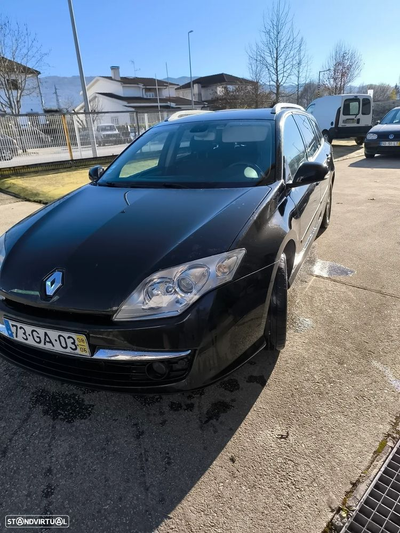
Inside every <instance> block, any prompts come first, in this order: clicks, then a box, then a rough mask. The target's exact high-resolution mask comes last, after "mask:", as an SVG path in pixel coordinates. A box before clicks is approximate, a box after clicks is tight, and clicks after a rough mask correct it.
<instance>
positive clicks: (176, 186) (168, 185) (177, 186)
mask: <svg viewBox="0 0 400 533" xmlns="http://www.w3.org/2000/svg"><path fill="white" fill-rule="evenodd" d="M160 185H161V187H162V188H163V189H188V188H189V187H187V186H186V185H182V183H161V184H160Z"/></svg>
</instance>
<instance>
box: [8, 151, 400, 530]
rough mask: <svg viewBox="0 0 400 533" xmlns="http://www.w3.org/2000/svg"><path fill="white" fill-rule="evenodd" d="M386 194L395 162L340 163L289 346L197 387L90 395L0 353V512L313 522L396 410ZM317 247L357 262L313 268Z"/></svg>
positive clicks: (170, 526)
mask: <svg viewBox="0 0 400 533" xmlns="http://www.w3.org/2000/svg"><path fill="white" fill-rule="evenodd" d="M0 201H1V200H0ZM18 204H26V202H12V203H10V204H3V205H0V226H1V227H0V231H3V230H4V229H5V227H6V226H7V225H11V224H12V223H14V222H15V221H16V217H18V216H21V217H22V216H24V214H25V212H28V211H29V208H31V209H35V208H36V206H31V205H30V204H27V205H26V206H22V205H18ZM399 206H400V160H393V159H386V158H375V159H373V160H368V161H367V160H364V159H360V158H355V159H349V160H346V161H340V162H338V163H337V180H336V184H335V190H334V202H333V212H332V222H331V226H330V227H329V229H328V230H327V231H326V232H325V233H324V234H323V235H321V237H320V238H319V239H318V240H317V242H316V243H315V245H314V246H313V250H312V254H311V257H310V259H309V260H308V261H307V264H306V265H305V266H304V268H303V269H302V271H301V273H300V275H299V277H298V279H297V281H296V283H295V285H294V286H293V288H292V289H291V291H290V320H289V322H290V332H289V341H288V344H287V347H286V348H285V350H283V351H282V352H281V353H280V354H279V356H277V355H276V354H271V353H266V352H264V353H261V354H259V355H258V356H257V357H256V358H254V359H253V360H252V361H250V362H249V363H248V364H246V365H245V366H244V367H242V368H241V369H240V370H239V371H237V372H235V373H234V374H232V375H231V376H230V377H229V378H227V379H226V380H224V381H223V382H222V383H220V384H217V385H214V386H211V387H209V388H207V389H204V390H203V391H201V392H198V393H195V394H175V395H170V396H164V397H160V396H151V397H135V396H130V395H119V394H113V393H105V392H93V391H88V390H82V389H79V388H77V387H74V386H71V385H64V384H62V383H58V382H56V381H51V380H48V379H46V378H42V377H39V376H35V375H33V374H29V373H27V372H24V371H22V370H20V369H18V368H16V367H13V366H11V365H9V364H7V363H6V362H3V361H0V391H1V396H2V402H1V407H0V479H1V480H2V498H1V501H0V519H2V515H3V516H4V515H6V514H17V513H26V514H28V513H29V514H40V513H45V514H53V513H60V514H69V515H70V517H71V527H70V531H71V532H74V533H81V532H91V531H96V532H98V533H102V532H105V533H106V532H107V533H110V532H114V531H115V532H119V533H124V532H129V533H132V532H136V531H137V532H140V533H142V532H150V531H154V530H157V531H159V532H160V533H164V532H171V531H179V532H180V531H182V532H183V531H185V532H193V533H194V532H203V531H224V532H228V531H232V532H239V531H240V532H242V531H262V532H267V533H303V532H304V533H320V532H321V531H322V529H323V528H324V526H325V524H326V523H327V521H328V520H329V518H330V517H331V515H332V511H333V509H334V508H335V507H336V506H337V505H339V504H340V502H341V501H342V498H343V496H344V495H345V492H346V491H347V490H349V488H350V486H351V483H352V482H354V481H355V480H356V479H357V478H358V476H359V475H360V473H361V472H362V471H363V470H364V469H365V468H366V467H367V466H368V464H369V461H370V459H371V457H372V454H373V452H374V450H375V449H376V447H377V446H378V444H379V442H380V441H381V439H382V437H383V436H384V434H385V433H386V432H387V431H388V429H389V428H390V426H391V425H392V423H393V421H394V418H395V416H397V415H398V414H399V406H400V402H399V399H400V397H399V393H400V391H399V387H397V386H396V383H397V381H396V380H400V358H399V355H400V341H399V334H398V332H399V326H400V279H399V276H398V265H399V256H400V238H399V227H400V209H399ZM19 210H20V211H19ZM6 217H10V218H6ZM317 260H324V261H332V262H335V263H339V264H340V265H343V266H345V267H347V268H349V269H352V270H354V271H355V273H354V274H353V275H352V276H343V277H336V278H325V277H317V276H315V275H314V274H315V272H316V270H315V264H316V262H317ZM313 273H314V274H313ZM320 274H321V271H320ZM390 376H392V379H391V378H390Z"/></svg>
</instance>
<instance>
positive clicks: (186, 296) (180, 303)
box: [114, 248, 246, 320]
mask: <svg viewBox="0 0 400 533" xmlns="http://www.w3.org/2000/svg"><path fill="white" fill-rule="evenodd" d="M245 253H246V250H245V249H244V248H240V249H238V250H233V251H231V252H225V253H223V254H218V255H213V256H211V257H206V258H205V259H199V260H198V261H191V262H189V263H184V264H182V265H179V266H176V267H172V268H167V269H165V270H161V271H159V272H156V273H155V274H152V275H151V276H149V277H148V278H146V279H145V280H144V281H142V283H141V284H140V285H139V286H138V287H137V288H136V290H135V291H134V292H133V293H132V294H131V295H130V296H129V298H128V299H127V300H126V301H125V302H124V303H123V304H122V305H121V307H120V308H119V310H118V311H117V313H116V314H115V316H114V320H144V319H149V318H161V317H167V316H173V315H179V314H180V313H182V312H183V311H184V310H185V309H187V308H188V307H189V306H190V305H192V304H193V303H194V302H195V301H196V300H198V299H199V298H200V297H201V296H203V294H205V293H206V292H209V291H211V290H212V289H215V288H216V287H218V286H220V285H223V284H224V283H227V282H228V281H231V279H232V278H233V276H234V275H235V272H236V270H237V268H238V266H239V265H240V262H241V260H242V258H243V256H244V254H245Z"/></svg>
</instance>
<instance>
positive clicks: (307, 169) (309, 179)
mask: <svg viewBox="0 0 400 533" xmlns="http://www.w3.org/2000/svg"><path fill="white" fill-rule="evenodd" d="M328 171H329V169H328V167H327V166H325V165H322V164H321V163H317V162H315V161H305V162H304V163H302V164H301V165H300V166H299V168H298V169H297V172H296V174H295V176H294V178H293V181H292V182H291V183H288V184H287V187H289V189H293V188H295V187H301V186H302V185H311V184H312V183H319V182H320V181H322V180H324V179H325V178H326V175H327V174H328Z"/></svg>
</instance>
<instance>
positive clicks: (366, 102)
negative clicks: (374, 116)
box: [361, 98, 371, 115]
mask: <svg viewBox="0 0 400 533" xmlns="http://www.w3.org/2000/svg"><path fill="white" fill-rule="evenodd" d="M361 109H362V114H363V115H370V114H371V100H370V99H369V98H363V99H362V107H361Z"/></svg>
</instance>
